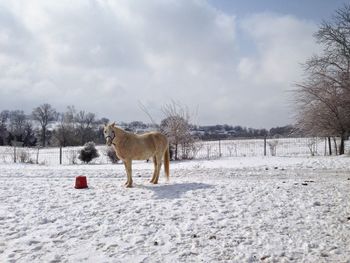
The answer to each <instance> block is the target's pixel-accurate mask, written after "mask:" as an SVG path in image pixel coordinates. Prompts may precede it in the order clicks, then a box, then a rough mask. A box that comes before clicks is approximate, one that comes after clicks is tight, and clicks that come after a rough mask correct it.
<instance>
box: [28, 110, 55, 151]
mask: <svg viewBox="0 0 350 263" xmlns="http://www.w3.org/2000/svg"><path fill="white" fill-rule="evenodd" d="M32 116H33V119H34V120H35V121H37V122H39V124H40V126H41V145H42V146H43V147H45V146H46V142H47V139H46V138H47V126H48V125H49V123H50V122H53V121H55V120H56V119H57V112H56V110H55V109H54V108H52V106H51V105H50V104H48V103H45V104H42V105H40V106H39V107H36V108H34V109H33V111H32Z"/></svg>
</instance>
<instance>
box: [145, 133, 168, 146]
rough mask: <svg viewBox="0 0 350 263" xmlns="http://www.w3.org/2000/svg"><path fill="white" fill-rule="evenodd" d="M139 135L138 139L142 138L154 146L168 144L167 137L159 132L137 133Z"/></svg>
mask: <svg viewBox="0 0 350 263" xmlns="http://www.w3.org/2000/svg"><path fill="white" fill-rule="evenodd" d="M139 137H140V139H141V138H142V140H145V141H148V142H150V143H152V144H153V145H154V146H155V147H156V148H158V147H159V146H163V147H167V146H168V139H167V137H166V136H165V135H164V134H162V133H160V132H148V133H144V134H142V135H139ZM157 146H158V147H157ZM163 147H162V148H163Z"/></svg>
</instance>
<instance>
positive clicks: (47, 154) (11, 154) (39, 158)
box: [0, 138, 350, 165]
mask: <svg viewBox="0 0 350 263" xmlns="http://www.w3.org/2000/svg"><path fill="white" fill-rule="evenodd" d="M336 145H339V141H336V142H335V143H334V141H333V143H332V148H331V151H332V153H333V154H336ZM345 146H346V148H345V151H346V153H348V154H349V153H350V143H349V141H346V144H345ZM82 148H83V147H82V146H79V147H64V148H26V147H12V146H1V147H0V163H1V164H6V163H32V164H42V165H58V164H62V165H73V164H81V163H82V162H81V161H80V160H79V158H78V156H79V153H80V151H81V149H82ZM96 149H97V150H98V153H99V157H98V158H96V159H94V160H93V161H92V163H95V164H110V163H112V161H111V160H110V158H109V157H108V155H107V152H108V149H109V147H108V146H105V145H99V146H96ZM185 153H186V154H185ZM329 154H330V152H329V146H328V142H327V140H326V139H325V138H279V139H237V140H219V141H199V142H197V143H196V144H195V145H194V146H193V147H191V149H190V153H189V152H188V149H182V148H181V147H180V149H179V157H184V155H186V156H185V157H186V158H190V159H217V158H221V157H258V156H280V157H291V156H316V155H318V156H320V155H329Z"/></svg>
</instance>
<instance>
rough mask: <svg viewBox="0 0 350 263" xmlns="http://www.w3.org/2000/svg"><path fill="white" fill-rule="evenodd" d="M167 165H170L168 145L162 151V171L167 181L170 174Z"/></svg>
mask: <svg viewBox="0 0 350 263" xmlns="http://www.w3.org/2000/svg"><path fill="white" fill-rule="evenodd" d="M169 166H170V153H169V146H168V147H167V148H166V150H165V153H164V171H165V175H166V179H167V180H168V181H169V176H170V169H169Z"/></svg>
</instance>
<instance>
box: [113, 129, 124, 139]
mask: <svg viewBox="0 0 350 263" xmlns="http://www.w3.org/2000/svg"><path fill="white" fill-rule="evenodd" d="M113 131H114V134H115V137H117V138H118V137H119V138H120V137H123V136H125V134H126V131H124V130H122V129H120V128H118V127H113Z"/></svg>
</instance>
